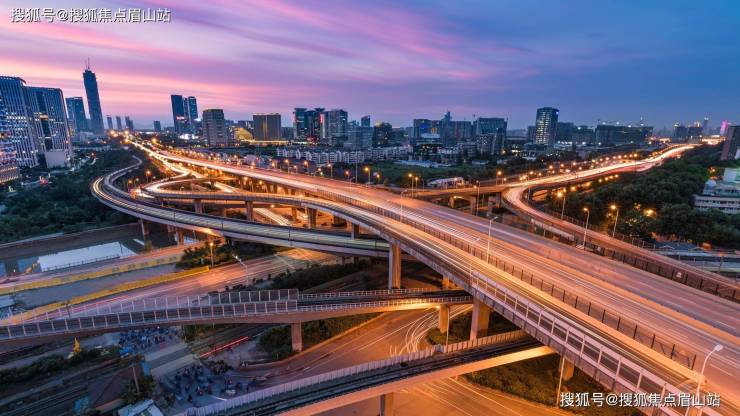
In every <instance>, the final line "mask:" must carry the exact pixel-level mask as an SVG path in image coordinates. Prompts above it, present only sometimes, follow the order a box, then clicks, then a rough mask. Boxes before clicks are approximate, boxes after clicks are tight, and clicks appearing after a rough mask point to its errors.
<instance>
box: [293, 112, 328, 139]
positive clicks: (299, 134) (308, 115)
mask: <svg viewBox="0 0 740 416" xmlns="http://www.w3.org/2000/svg"><path fill="white" fill-rule="evenodd" d="M323 113H324V109H323V108H320V107H316V108H314V109H312V110H307V109H306V108H299V107H296V108H295V109H294V110H293V129H294V131H295V134H294V137H295V139H298V140H306V141H310V142H312V143H318V141H319V139H320V138H321V126H322V124H323V120H324V115H323Z"/></svg>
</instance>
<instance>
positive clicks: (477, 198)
mask: <svg viewBox="0 0 740 416" xmlns="http://www.w3.org/2000/svg"><path fill="white" fill-rule="evenodd" d="M475 187H476V188H477V189H478V192H477V194H476V196H475V214H474V215H475V216H476V217H477V216H478V202H479V201H480V181H478V185H476V186H475Z"/></svg>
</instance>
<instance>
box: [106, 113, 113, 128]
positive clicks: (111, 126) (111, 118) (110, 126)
mask: <svg viewBox="0 0 740 416" xmlns="http://www.w3.org/2000/svg"><path fill="white" fill-rule="evenodd" d="M105 118H106V119H107V121H108V130H113V117H111V116H109V115H107V116H105Z"/></svg>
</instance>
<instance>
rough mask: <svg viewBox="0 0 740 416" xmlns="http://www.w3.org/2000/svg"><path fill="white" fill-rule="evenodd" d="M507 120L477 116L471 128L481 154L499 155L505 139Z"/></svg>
mask: <svg viewBox="0 0 740 416" xmlns="http://www.w3.org/2000/svg"><path fill="white" fill-rule="evenodd" d="M507 125H508V122H507V121H506V119H504V118H500V117H478V118H477V119H476V120H475V125H474V126H473V130H474V132H475V136H476V139H477V142H478V151H480V152H481V153H483V154H490V155H500V154H501V152H502V150H503V148H504V142H505V141H506V129H507Z"/></svg>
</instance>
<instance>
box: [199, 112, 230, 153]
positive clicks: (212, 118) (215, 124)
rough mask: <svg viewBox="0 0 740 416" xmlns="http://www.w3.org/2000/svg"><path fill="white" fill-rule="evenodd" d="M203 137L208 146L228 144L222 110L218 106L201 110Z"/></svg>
mask: <svg viewBox="0 0 740 416" xmlns="http://www.w3.org/2000/svg"><path fill="white" fill-rule="evenodd" d="M201 123H203V137H204V138H205V140H206V143H207V144H208V146H211V147H216V146H229V145H230V144H231V143H229V135H228V132H227V131H226V122H225V119H224V110H221V109H219V108H214V109H208V110H203V119H202V120H201Z"/></svg>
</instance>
